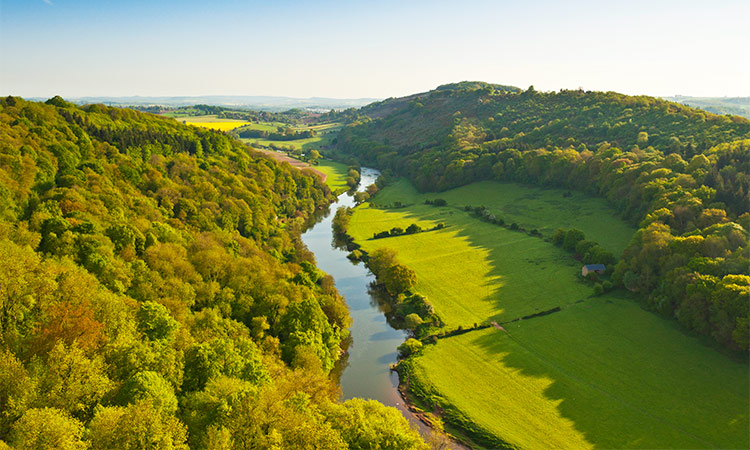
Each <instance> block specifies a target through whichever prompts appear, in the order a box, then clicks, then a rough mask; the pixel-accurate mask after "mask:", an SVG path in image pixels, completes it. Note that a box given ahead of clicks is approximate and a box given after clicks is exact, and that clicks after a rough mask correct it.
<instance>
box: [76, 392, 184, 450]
mask: <svg viewBox="0 0 750 450" xmlns="http://www.w3.org/2000/svg"><path fill="white" fill-rule="evenodd" d="M89 429H90V436H89V439H90V440H91V448H92V450H134V449H144V450H189V448H188V446H187V444H186V439H187V430H186V428H185V426H184V425H183V424H182V423H180V421H179V420H177V418H175V417H174V416H170V415H167V414H165V413H164V412H163V411H162V410H161V409H159V408H157V407H155V406H154V405H153V404H152V403H151V401H150V400H143V401H139V402H136V403H133V404H130V405H128V406H127V407H119V406H113V407H108V408H101V409H100V410H99V411H98V412H97V413H96V416H95V417H94V419H93V420H92V421H91V424H90V425H89Z"/></svg>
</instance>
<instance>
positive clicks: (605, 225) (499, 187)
mask: <svg viewBox="0 0 750 450" xmlns="http://www.w3.org/2000/svg"><path fill="white" fill-rule="evenodd" d="M383 194H384V195H382V196H381V195H380V194H379V195H378V197H377V198H376V199H375V201H376V202H377V204H391V203H393V202H395V201H401V202H402V203H404V204H412V203H423V202H424V200H425V199H436V198H442V199H444V200H446V201H447V202H448V205H449V206H454V207H457V208H462V207H464V206H466V205H470V206H486V207H487V208H488V209H489V210H490V212H491V213H492V214H494V215H496V216H498V217H501V218H503V220H505V222H506V223H508V224H510V223H513V222H515V223H517V224H518V225H519V226H521V227H523V228H526V229H535V228H536V229H538V230H539V231H540V232H541V233H542V234H543V235H544V236H547V237H549V236H551V235H552V233H553V232H554V231H555V230H556V229H557V228H565V229H569V228H577V229H579V230H581V231H583V232H584V233H585V234H586V238H587V239H589V240H592V241H595V242H598V243H599V244H600V245H601V246H602V247H604V248H605V249H607V250H609V251H611V252H612V253H614V254H615V255H617V256H619V255H620V254H621V253H622V251H623V250H624V249H625V247H626V246H627V244H628V242H629V241H630V238H632V237H633V234H634V233H635V229H634V228H633V227H632V226H630V225H629V224H628V223H626V222H625V221H623V220H622V219H621V218H618V217H617V212H616V211H615V210H614V209H613V208H612V207H610V206H609V205H608V204H607V202H606V201H605V200H603V199H600V198H596V197H591V196H589V195H586V194H584V193H581V192H577V191H566V190H563V189H552V188H542V187H539V186H533V185H526V184H518V183H499V182H496V181H479V182H476V183H472V184H469V185H466V186H462V187H459V188H456V189H451V190H449V191H445V192H439V193H427V194H420V193H419V192H417V190H416V189H415V188H414V187H413V186H412V185H411V183H409V182H408V181H405V180H400V181H398V182H397V183H395V184H394V186H393V189H390V188H389V189H388V190H386V192H384V193H383Z"/></svg>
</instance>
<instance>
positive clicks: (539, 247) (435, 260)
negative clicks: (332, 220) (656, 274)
mask: <svg viewBox="0 0 750 450" xmlns="http://www.w3.org/2000/svg"><path fill="white" fill-rule="evenodd" d="M412 223H417V224H418V225H419V226H420V227H422V228H431V227H433V226H434V225H436V224H438V223H444V224H445V225H446V227H445V228H443V229H441V230H435V231H426V232H422V233H417V234H413V235H404V236H397V237H389V238H385V239H374V240H373V239H370V238H371V237H372V235H373V234H374V233H375V232H378V231H383V230H389V229H391V228H392V227H400V228H403V229H405V228H406V227H408V226H409V225H410V224H412ZM349 231H350V234H351V235H352V236H353V237H354V239H355V241H356V242H357V243H358V244H360V245H361V246H362V248H363V249H365V250H366V251H368V252H371V251H373V250H374V249H376V248H379V247H391V248H394V249H396V250H397V252H398V260H399V261H400V262H401V263H403V264H405V265H406V266H408V267H410V268H412V269H414V270H415V271H416V272H417V285H416V287H415V289H416V290H417V291H418V292H419V293H421V294H423V295H425V296H427V298H428V299H429V301H430V302H431V303H432V304H433V306H434V307H435V311H436V312H437V315H438V316H439V317H440V319H441V320H442V321H443V322H444V323H445V324H446V326H448V327H457V326H463V327H466V326H471V325H473V324H474V323H479V322H485V321H491V320H495V321H498V322H504V321H507V320H512V319H515V318H518V317H523V316H526V315H529V314H534V313H538V312H541V311H545V310H548V309H552V308H555V307H557V306H560V305H566V304H569V303H573V302H576V301H578V300H582V299H585V298H588V297H589V296H590V295H591V293H592V288H591V286H590V285H586V284H585V283H584V282H583V281H581V280H579V279H578V277H577V276H576V274H578V273H580V264H579V263H578V262H577V261H575V260H574V259H573V258H571V257H570V254H569V253H567V252H564V251H562V250H560V249H559V248H557V247H554V246H552V245H550V244H549V243H547V242H545V241H544V240H542V239H541V238H538V237H534V236H529V235H527V234H525V233H521V232H518V231H510V230H507V229H505V228H502V227H499V226H497V225H493V224H489V223H485V222H481V221H479V220H477V219H475V218H472V217H471V216H470V215H469V214H468V213H466V212H463V211H455V210H453V209H452V208H447V207H442V208H436V207H432V206H425V205H414V206H411V207H408V208H403V209H376V208H372V207H368V206H367V205H365V206H361V207H359V208H357V209H356V210H355V213H354V215H353V216H352V219H351V221H350V224H349Z"/></svg>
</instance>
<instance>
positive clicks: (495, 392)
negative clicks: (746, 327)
mask: <svg viewBox="0 0 750 450" xmlns="http://www.w3.org/2000/svg"><path fill="white" fill-rule="evenodd" d="M507 330H508V333H509V334H506V333H504V332H502V331H500V330H496V329H494V328H489V329H485V330H481V331H476V332H471V333H467V334H464V335H460V336H456V337H452V338H447V339H442V340H440V341H439V342H438V344H437V345H433V346H428V347H426V348H425V350H424V351H423V353H422V354H421V355H420V356H418V357H417V358H415V359H414V360H413V361H412V364H413V367H414V369H413V373H412V377H411V378H412V380H413V381H412V382H413V383H415V384H420V385H421V388H423V389H425V391H427V392H431V393H432V395H433V397H432V399H433V400H436V401H438V402H439V403H442V404H443V405H446V406H447V407H448V408H456V409H458V410H460V411H461V413H462V414H464V415H465V416H466V418H467V419H468V420H469V421H470V422H473V424H476V426H478V427H480V428H482V429H484V430H485V431H488V432H490V433H491V434H493V435H496V436H499V437H501V438H502V439H503V440H505V441H507V442H509V443H511V444H514V445H517V446H518V447H520V448H559V449H563V448H571V449H580V448H748V445H750V442H749V438H748V426H749V424H748V406H747V402H748V395H750V391H749V390H748V368H747V364H744V363H739V362H734V361H732V360H730V359H729V358H728V357H726V356H725V355H722V354H719V353H717V352H716V351H714V350H712V349H710V348H708V347H706V346H704V345H703V344H701V343H699V342H698V341H697V340H695V339H694V338H690V337H688V336H686V335H684V334H683V333H682V332H681V331H680V330H677V329H676V328H675V327H674V325H673V324H672V323H670V322H667V321H665V320H663V319H661V318H659V317H657V316H655V315H653V314H651V313H649V312H646V311H643V310H641V309H640V308H639V307H638V305H637V304H635V303H634V302H633V301H630V300H628V299H623V298H618V297H615V296H604V297H598V298H596V299H592V300H589V301H587V302H585V303H583V304H578V305H575V306H573V307H570V308H568V309H564V310H562V311H560V312H558V313H554V314H550V315H548V316H543V317H537V318H533V319H529V320H525V321H521V322H514V323H513V324H509V325H507Z"/></svg>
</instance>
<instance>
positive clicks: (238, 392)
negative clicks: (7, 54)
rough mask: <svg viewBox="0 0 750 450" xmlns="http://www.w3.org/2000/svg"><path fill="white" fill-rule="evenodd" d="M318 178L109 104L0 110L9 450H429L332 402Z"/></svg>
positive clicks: (334, 314)
mask: <svg viewBox="0 0 750 450" xmlns="http://www.w3.org/2000/svg"><path fill="white" fill-rule="evenodd" d="M332 198H333V197H332V195H331V192H330V190H329V189H328V188H327V187H326V186H325V185H324V184H323V183H322V182H321V181H320V179H319V178H318V177H317V176H314V175H312V174H310V173H305V172H300V171H298V170H296V169H293V168H291V167H290V166H289V165H288V164H280V163H277V162H275V161H274V160H272V159H270V158H267V157H264V156H261V155H260V154H258V153H255V152H254V151H252V150H251V149H249V148H248V147H246V146H244V145H242V144H240V143H239V142H238V141H236V140H233V139H231V138H229V137H228V136H226V135H224V134H222V133H219V132H214V131H208V130H200V129H198V128H195V127H189V126H185V125H182V124H180V123H178V122H177V121H174V120H172V119H169V118H162V117H157V116H153V115H150V114H145V113H139V112H136V111H132V110H128V109H120V108H109V107H105V106H103V105H88V106H84V107H77V106H74V105H72V104H70V103H67V102H65V101H64V100H63V99H61V98H59V97H55V98H53V99H50V100H49V101H47V102H46V104H42V103H35V102H29V101H25V100H23V99H21V98H18V97H7V98H4V99H2V100H0V273H2V277H0V374H2V377H0V447H6V443H7V444H8V445H10V446H12V448H15V449H19V450H20V449H53V448H54V449H86V448H91V449H135V448H149V449H184V448H194V449H219V448H222V449H223V448H242V449H255V448H268V449H281V448H316V449H320V448H327V449H328V448H330V449H346V448H352V449H353V448H393V449H396V448H399V449H402V448H415V449H421V448H426V445H425V444H424V443H423V442H422V441H421V439H420V438H419V435H418V434H417V432H416V431H414V430H412V429H411V428H410V427H409V425H408V423H407V422H406V419H404V418H403V417H402V416H401V414H400V413H399V412H398V411H396V410H395V409H390V408H386V407H384V406H383V405H382V404H380V403H377V402H374V401H367V400H350V401H347V402H343V403H340V402H337V399H338V386H337V385H336V383H335V381H334V380H332V379H331V377H330V376H329V372H330V371H331V369H332V368H333V366H334V364H335V362H336V361H337V360H338V359H339V355H340V354H341V352H342V345H341V342H342V340H343V339H344V338H345V337H346V335H347V327H348V325H349V314H348V310H347V306H346V304H345V302H344V300H343V299H342V297H341V296H340V295H339V294H338V293H337V291H336V289H335V287H334V284H333V280H332V279H331V278H330V277H329V276H327V275H325V274H323V273H322V272H321V271H320V270H318V269H317V267H316V266H315V262H314V259H313V257H312V254H311V253H309V252H308V251H307V250H306V248H305V247H304V246H303V245H302V244H301V243H300V241H299V233H300V230H301V228H302V227H303V225H304V224H305V223H306V221H307V220H309V219H310V217H311V216H312V215H313V213H314V212H315V211H316V210H317V209H319V208H321V207H324V206H327V205H328V204H329V203H330V201H331V200H332Z"/></svg>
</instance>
